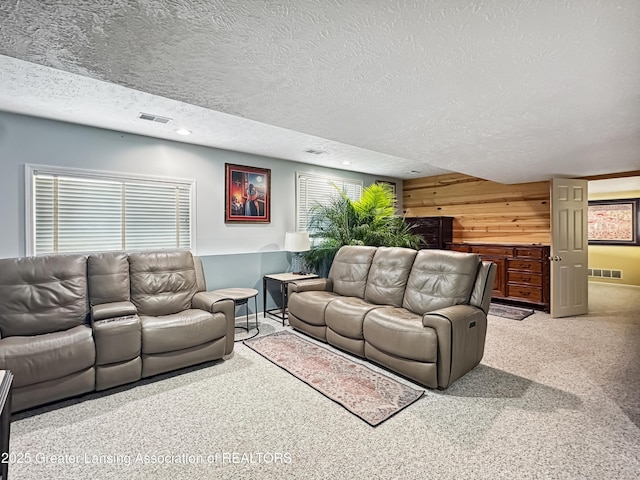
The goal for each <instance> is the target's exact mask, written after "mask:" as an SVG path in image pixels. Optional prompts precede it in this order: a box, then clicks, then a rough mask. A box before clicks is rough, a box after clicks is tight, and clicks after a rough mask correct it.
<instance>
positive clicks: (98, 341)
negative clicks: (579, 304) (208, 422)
mask: <svg viewBox="0 0 640 480" xmlns="http://www.w3.org/2000/svg"><path fill="white" fill-rule="evenodd" d="M234 316H235V308H234V302H233V300H231V299H224V298H222V297H219V296H217V295H216V294H214V293H211V292H206V284H205V278H204V273H203V269H202V264H201V262H200V260H199V258H198V257H194V256H192V254H191V253H190V252H188V251H163V252H139V253H129V254H127V253H124V252H109V253H99V254H93V255H79V254H72V255H49V256H40V257H24V258H10V259H1V260H0V336H1V337H0V369H3V370H10V371H11V372H12V373H13V375H14V383H13V387H14V389H13V399H12V410H13V411H14V412H16V411H19V410H24V409H27V408H30V407H34V406H37V405H41V404H44V403H48V402H52V401H56V400H60V399H63V398H67V397H72V396H75V395H80V394H83V393H86V392H91V391H93V390H104V389H108V388H110V387H114V386H117V385H123V384H126V383H130V382H135V381H136V380H139V379H141V378H143V377H149V376H152V375H156V374H158V373H162V372H167V371H170V370H175V369H178V368H182V367H186V366H189V365H194V364H198V363H202V362H205V361H210V360H217V359H220V358H222V357H223V356H225V355H228V354H230V353H231V352H232V350H233V336H234Z"/></svg>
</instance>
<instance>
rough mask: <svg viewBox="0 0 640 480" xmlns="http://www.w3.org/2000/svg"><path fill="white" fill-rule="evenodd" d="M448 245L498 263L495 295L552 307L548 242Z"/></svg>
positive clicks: (500, 298) (539, 306) (518, 301)
mask: <svg viewBox="0 0 640 480" xmlns="http://www.w3.org/2000/svg"><path fill="white" fill-rule="evenodd" d="M449 248H450V249H451V250H456V251H458V252H472V253H477V254H478V255H480V256H481V257H482V259H483V260H488V261H491V262H494V263H495V264H496V265H497V266H498V269H497V271H496V280H495V283H494V284H493V299H495V300H506V301H508V302H510V303H517V304H523V305H527V306H531V307H534V308H541V309H543V310H544V311H546V312H548V311H549V283H550V282H549V275H550V274H549V254H550V247H549V246H548V245H539V244H535V245H525V244H494V243H451V244H449Z"/></svg>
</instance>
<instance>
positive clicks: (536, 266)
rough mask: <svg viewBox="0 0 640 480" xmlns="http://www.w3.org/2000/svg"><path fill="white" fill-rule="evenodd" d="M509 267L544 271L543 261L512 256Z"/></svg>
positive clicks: (511, 268) (508, 261) (508, 262)
mask: <svg viewBox="0 0 640 480" xmlns="http://www.w3.org/2000/svg"><path fill="white" fill-rule="evenodd" d="M507 269H509V270H524V271H526V272H535V273H542V262H540V261H536V260H519V259H516V260H514V259H511V258H510V259H508V260H507Z"/></svg>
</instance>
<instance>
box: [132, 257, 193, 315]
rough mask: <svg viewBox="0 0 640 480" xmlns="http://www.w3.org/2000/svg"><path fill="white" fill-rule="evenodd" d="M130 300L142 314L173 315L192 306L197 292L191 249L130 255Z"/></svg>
mask: <svg viewBox="0 0 640 480" xmlns="http://www.w3.org/2000/svg"><path fill="white" fill-rule="evenodd" d="M129 269H130V281H131V301H132V302H133V304H134V305H135V306H136V308H137V309H138V313H139V314H141V315H152V316H161V315H170V314H172V313H178V312H181V311H182V310H187V309H190V308H191V299H192V298H193V296H194V295H195V294H196V293H197V292H198V287H197V282H196V272H195V267H194V264H193V257H192V256H191V252H186V251H179V252H138V253H131V254H130V255H129Z"/></svg>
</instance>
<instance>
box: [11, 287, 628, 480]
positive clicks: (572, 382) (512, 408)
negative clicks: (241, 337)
mask: <svg viewBox="0 0 640 480" xmlns="http://www.w3.org/2000/svg"><path fill="white" fill-rule="evenodd" d="M589 295H590V311H589V313H588V314H587V315H583V316H579V317H572V318H563V319H553V318H550V317H549V315H547V314H545V313H542V312H536V313H534V314H533V315H531V316H530V317H528V318H527V319H526V321H524V322H517V321H513V320H509V319H504V318H500V317H493V316H490V317H489V327H488V333H487V343H486V347H485V355H484V358H483V360H482V363H481V364H480V365H479V366H478V367H477V368H475V369H474V370H472V371H471V372H469V373H468V374H467V375H465V376H464V377H463V378H461V379H460V380H458V381H457V382H456V383H454V384H453V385H452V386H451V387H450V388H449V389H447V390H445V391H432V390H429V391H427V392H426V393H425V395H423V397H422V398H420V399H419V400H418V401H416V402H415V403H413V404H412V405H411V406H410V407H409V408H406V409H404V410H402V412H400V414H398V415H394V416H393V417H391V418H390V419H389V420H387V421H385V422H383V423H382V424H381V425H379V426H378V427H376V428H371V427H370V426H369V425H368V424H366V423H365V422H363V421H362V420H360V419H359V418H357V417H355V416H354V415H352V414H351V413H349V412H348V411H346V410H345V409H344V408H342V407H341V406H340V405H338V404H336V403H334V402H330V401H327V399H326V398H324V397H323V396H322V395H318V393H317V392H316V391H314V390H313V389H311V388H309V387H308V386H307V385H305V384H304V383H302V382H300V381H299V380H298V379H296V378H294V377H293V376H292V375H290V374H289V373H288V372H286V371H284V370H282V369H281V368H279V367H277V366H276V365H274V364H272V363H271V362H268V361H265V360H264V358H262V357H261V356H260V355H258V354H257V353H256V352H254V351H253V350H251V349H249V348H248V347H247V346H246V345H243V344H241V343H238V344H236V348H235V352H234V354H233V356H232V357H231V358H228V359H227V360H225V361H223V362H218V363H216V364H210V365H205V366H204V367H202V368H193V369H188V370H185V371H182V372H180V374H179V375H165V376H160V377H158V378H157V379H154V380H153V381H149V380H147V381H144V382H140V383H139V384H137V385H136V386H135V387H133V388H122V389H116V390H114V391H110V392H109V393H108V394H92V395H88V396H86V397H84V398H83V399H82V400H81V401H65V402H60V403H59V404H57V405H56V406H55V408H51V407H48V408H40V409H37V410H33V411H31V412H28V413H26V414H18V415H17V416H16V417H15V418H16V420H15V421H14V423H13V424H12V427H11V452H12V454H13V457H12V458H14V459H17V458H18V456H20V458H21V459H22V461H21V462H20V463H15V462H14V463H12V464H11V465H9V479H10V480H26V479H52V480H58V479H60V480H62V479H65V480H86V479H91V480H106V479H118V480H121V479H124V478H126V479H137V480H146V479H160V478H163V479H165V478H170V479H172V480H175V479H184V480H187V479H188V480H199V479H211V478H218V479H229V480H231V479H234V480H235V479H256V480H282V479H296V480H310V479H314V480H315V479H318V480H319V479H327V478H330V479H332V480H341V479H385V480H387V479H402V480H404V479H410V480H411V479H420V480H422V479H445V480H448V479H455V480H461V479H469V480H471V479H473V480H478V479H491V480H494V479H589V480H591V479H593V480H602V479H616V480H626V479H633V480H636V479H637V478H639V477H640V348H639V347H640V315H639V312H640V288H637V287H616V286H609V285H602V284H600V285H590V288H589ZM260 320H261V324H260V331H261V333H265V334H268V333H273V332H275V331H280V330H282V327H281V326H280V325H279V324H278V322H277V321H275V320H274V321H269V320H263V319H262V318H261V319H260ZM396 379H397V380H398V381H400V382H406V380H403V379H400V378H396ZM407 383H408V382H407ZM27 459H28V460H27Z"/></svg>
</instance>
